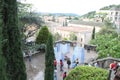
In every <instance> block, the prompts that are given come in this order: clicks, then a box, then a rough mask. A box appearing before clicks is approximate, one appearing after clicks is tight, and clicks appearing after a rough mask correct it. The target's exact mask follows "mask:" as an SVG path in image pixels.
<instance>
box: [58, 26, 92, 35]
mask: <svg viewBox="0 0 120 80" xmlns="http://www.w3.org/2000/svg"><path fill="white" fill-rule="evenodd" d="M57 30H62V31H70V32H76V33H78V32H91V31H92V28H87V27H76V26H75V27H69V26H67V27H58V28H57Z"/></svg>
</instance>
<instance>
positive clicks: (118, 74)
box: [114, 68, 120, 80]
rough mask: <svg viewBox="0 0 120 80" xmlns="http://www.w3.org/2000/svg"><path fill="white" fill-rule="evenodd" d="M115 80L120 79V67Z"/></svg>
mask: <svg viewBox="0 0 120 80" xmlns="http://www.w3.org/2000/svg"><path fill="white" fill-rule="evenodd" d="M114 80H120V68H118V70H117V72H116V74H115V77H114Z"/></svg>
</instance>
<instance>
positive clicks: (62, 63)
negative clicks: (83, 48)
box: [54, 58, 79, 80]
mask: <svg viewBox="0 0 120 80" xmlns="http://www.w3.org/2000/svg"><path fill="white" fill-rule="evenodd" d="M74 63H75V66H74V67H76V66H77V65H78V64H79V60H78V58H77V59H76V60H75V61H74ZM66 64H67V69H68V70H69V69H71V60H70V58H68V59H67V60H66ZM58 65H59V68H60V72H63V74H62V78H63V80H64V79H65V78H66V76H67V72H66V71H64V62H63V61H62V59H61V60H60V61H59V62H57V60H56V59H54V80H58V76H57V71H58V70H57V67H58Z"/></svg>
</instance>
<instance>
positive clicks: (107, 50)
mask: <svg viewBox="0 0 120 80" xmlns="http://www.w3.org/2000/svg"><path fill="white" fill-rule="evenodd" d="M117 36H118V35H117V33H116V32H115V31H114V30H112V29H108V28H106V29H105V28H104V29H102V30H101V31H100V32H99V33H98V34H97V35H96V38H95V39H94V40H92V41H91V44H94V45H97V51H98V53H99V54H98V55H99V56H98V57H99V58H103V57H107V55H108V54H109V55H110V56H112V57H115V58H119V57H120V49H119V48H120V41H119V39H118V37H117Z"/></svg>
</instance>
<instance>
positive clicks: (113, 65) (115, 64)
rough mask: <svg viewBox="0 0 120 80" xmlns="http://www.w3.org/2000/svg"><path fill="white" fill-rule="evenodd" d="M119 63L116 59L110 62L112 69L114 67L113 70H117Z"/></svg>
mask: <svg viewBox="0 0 120 80" xmlns="http://www.w3.org/2000/svg"><path fill="white" fill-rule="evenodd" d="M117 65H118V64H117V62H116V61H114V62H113V63H111V64H110V69H112V70H116V68H117Z"/></svg>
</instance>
